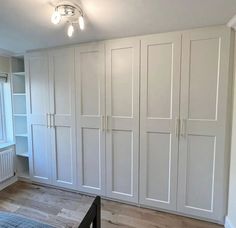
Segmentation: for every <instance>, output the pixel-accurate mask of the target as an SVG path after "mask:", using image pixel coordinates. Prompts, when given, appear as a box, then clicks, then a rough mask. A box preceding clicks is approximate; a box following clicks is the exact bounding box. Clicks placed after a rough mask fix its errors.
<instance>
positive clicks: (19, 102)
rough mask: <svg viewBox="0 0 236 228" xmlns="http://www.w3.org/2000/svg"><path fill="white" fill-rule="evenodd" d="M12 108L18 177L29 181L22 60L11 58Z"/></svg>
mask: <svg viewBox="0 0 236 228" xmlns="http://www.w3.org/2000/svg"><path fill="white" fill-rule="evenodd" d="M12 71H13V72H12V106H13V120H14V130H15V148H16V167H17V175H18V177H21V178H25V179H29V153H28V134H27V114H26V113H27V112H26V89H25V72H24V58H12Z"/></svg>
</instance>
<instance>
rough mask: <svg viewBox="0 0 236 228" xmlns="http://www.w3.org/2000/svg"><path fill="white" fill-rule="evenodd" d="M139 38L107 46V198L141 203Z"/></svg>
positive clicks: (117, 41)
mask: <svg viewBox="0 0 236 228" xmlns="http://www.w3.org/2000/svg"><path fill="white" fill-rule="evenodd" d="M139 45H140V42H139V40H138V39H122V40H116V41H109V42H107V43H106V129H107V134H106V176H107V182H106V185H107V186H106V187H107V188H106V189H107V196H108V197H112V198H116V199H120V200H125V201H130V202H138V154H139V53H140V51H139V49H140V47H139Z"/></svg>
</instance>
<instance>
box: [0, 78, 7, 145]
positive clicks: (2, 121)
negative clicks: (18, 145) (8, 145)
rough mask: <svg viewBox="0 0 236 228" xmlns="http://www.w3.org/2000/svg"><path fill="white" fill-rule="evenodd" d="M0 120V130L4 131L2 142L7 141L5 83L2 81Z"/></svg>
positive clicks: (0, 86)
mask: <svg viewBox="0 0 236 228" xmlns="http://www.w3.org/2000/svg"><path fill="white" fill-rule="evenodd" d="M0 115H1V117H0V121H1V126H2V129H0V131H1V132H2V136H3V137H2V138H0V144H1V143H5V142H6V141H7V140H6V117H5V104H4V85H3V83H1V82H0Z"/></svg>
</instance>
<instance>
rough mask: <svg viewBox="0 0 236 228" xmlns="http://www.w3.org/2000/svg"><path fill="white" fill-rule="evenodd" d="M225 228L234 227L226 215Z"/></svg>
mask: <svg viewBox="0 0 236 228" xmlns="http://www.w3.org/2000/svg"><path fill="white" fill-rule="evenodd" d="M225 228H236V227H235V226H233V225H232V223H231V222H230V220H229V217H228V216H227V217H226V218H225Z"/></svg>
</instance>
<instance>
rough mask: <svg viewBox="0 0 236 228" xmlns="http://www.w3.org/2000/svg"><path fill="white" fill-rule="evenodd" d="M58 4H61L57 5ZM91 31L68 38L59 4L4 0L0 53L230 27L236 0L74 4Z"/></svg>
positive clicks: (118, 0) (100, 0)
mask: <svg viewBox="0 0 236 228" xmlns="http://www.w3.org/2000/svg"><path fill="white" fill-rule="evenodd" d="M57 1H58V0H57ZM73 1H75V2H77V3H80V4H81V6H82V8H83V9H84V13H85V19H86V29H85V30H84V31H83V32H81V31H79V32H77V33H76V34H75V36H74V37H73V38H68V37H67V36H66V32H65V30H66V28H65V23H64V24H63V23H62V24H59V25H57V26H55V25H53V24H52V23H51V21H50V17H51V14H52V12H53V5H54V4H55V3H57V2H55V1H54V0H0V49H3V50H7V51H10V52H14V53H22V52H25V51H26V50H31V49H39V48H46V47H53V46H59V45H65V44H71V43H80V42H85V41H95V40H102V39H110V38H116V37H117V38H118V37H126V36H133V35H142V34H148V33H159V32H166V31H173V30H182V29H189V28H195V27H203V26H209V25H219V24H226V23H227V22H228V20H229V19H230V18H231V17H232V16H233V15H234V14H236V0H81V1H80V2H79V0H73Z"/></svg>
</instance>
